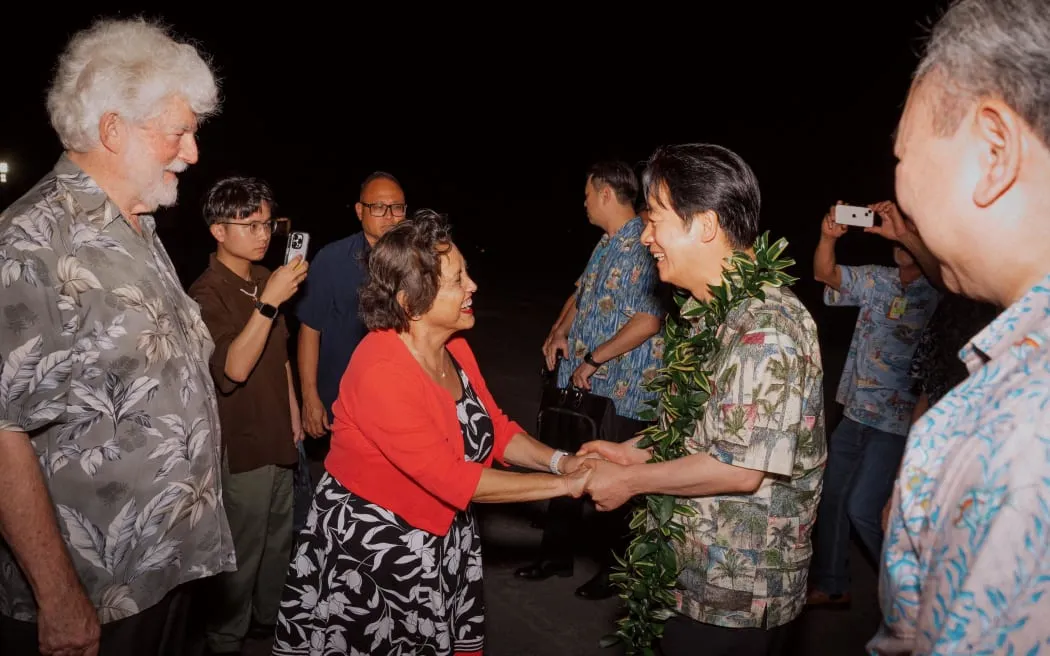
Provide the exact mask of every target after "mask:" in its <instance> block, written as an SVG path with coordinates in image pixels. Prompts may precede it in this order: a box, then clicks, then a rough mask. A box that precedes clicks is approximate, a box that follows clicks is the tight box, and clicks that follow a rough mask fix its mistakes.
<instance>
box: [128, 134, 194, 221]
mask: <svg viewBox="0 0 1050 656" xmlns="http://www.w3.org/2000/svg"><path fill="white" fill-rule="evenodd" d="M131 143H132V146H131V148H129V149H128V152H127V154H126V155H125V159H124V163H125V165H126V167H127V168H126V170H127V171H128V177H129V179H130V180H129V181H130V182H131V183H132V184H133V186H134V188H135V189H137V192H136V195H137V196H138V197H139V202H141V203H142V204H143V205H145V206H146V208H147V211H150V212H151V211H153V210H155V209H157V208H158V207H170V206H172V205H174V204H175V201H176V199H177V198H178V195H179V181H178V178H175V179H173V180H172V181H171V182H168V181H166V180H165V179H164V173H165V172H167V171H171V172H173V173H179V172H181V171H185V170H186V167H187V166H188V165H187V164H186V162H184V161H182V160H180V159H175V160H173V161H172V162H171V163H170V164H168V165H167V166H164V167H159V168H158V166H157V164H156V162H155V161H153V157H152V155H151V153H150V152H149V150H148V149H147V147H146V143H145V141H144V140H142V139H134V140H133V141H132V142H131Z"/></svg>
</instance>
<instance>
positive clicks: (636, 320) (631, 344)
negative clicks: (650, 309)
mask: <svg viewBox="0 0 1050 656" xmlns="http://www.w3.org/2000/svg"><path fill="white" fill-rule="evenodd" d="M658 332H660V319H658V318H657V317H654V316H653V315H651V314H646V313H645V312H635V314H634V316H632V317H631V318H630V319H629V320H628V321H627V323H625V324H624V325H623V328H620V330H618V331H616V334H615V335H613V336H612V339H610V340H609V341H607V342H605V343H603V344H600V345H598V346H597V347H595V348H593V349H592V350H591V355H592V356H593V357H594V359H595V360H596V361H598V362H607V361H609V360H612V359H613V358H618V357H620V356H621V355H623V354H624V353H628V352H630V351H633V350H634V349H636V348H638V347H639V346H641V345H642V344H644V343H645V340H647V339H649V338H650V337H652V336H653V335H655V334H656V333H658Z"/></svg>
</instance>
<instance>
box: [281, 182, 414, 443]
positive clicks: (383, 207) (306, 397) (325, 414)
mask: <svg viewBox="0 0 1050 656" xmlns="http://www.w3.org/2000/svg"><path fill="white" fill-rule="evenodd" d="M354 209H355V210H356V211H357V218H358V220H359V221H361V232H358V233H356V234H353V235H350V236H349V237H346V238H344V239H340V240H339V241H335V242H332V243H331V244H328V245H327V246H325V247H324V248H322V249H321V250H320V251H319V252H318V253H317V256H316V257H315V258H314V261H313V272H312V273H311V274H310V282H309V284H307V285H306V287H305V289H304V290H303V298H302V300H301V301H300V302H299V307H298V311H297V315H298V318H299V322H300V327H299V381H300V384H301V385H302V389H303V411H302V416H303V428H304V430H305V431H306V433H307V434H309V435H310V436H312V437H321V436H323V435H324V434H325V433H326V432H327V431H328V428H329V426H330V425H331V420H332V414H331V412H332V403H334V402H335V397H336V395H337V393H338V391H339V381H340V379H341V378H342V377H343V372H344V371H346V367H347V365H349V364H350V356H351V355H352V354H353V352H354V349H355V348H356V347H357V343H358V342H360V341H361V338H363V337H364V336H365V333H366V332H367V331H366V329H365V326H364V324H363V323H362V322H361V320H360V319H359V318H358V315H357V290H358V289H359V288H360V287H361V285H362V283H363V282H364V280H365V273H366V268H365V261H366V259H367V257H368V251H369V250H370V249H371V248H372V245H373V244H375V243H376V241H377V240H378V239H379V238H380V237H382V236H383V234H384V233H385V232H386V231H387V230H389V229H390V228H392V227H393V226H395V225H397V224H398V223H400V222H401V220H402V219H404V218H405V212H406V210H407V205H406V204H405V192H404V191H403V190H402V189H401V184H400V183H399V182H398V181H397V178H395V177H394V176H392V175H390V174H389V173H384V172H383V171H377V172H375V173H373V174H371V175H369V176H368V177H367V178H365V181H364V182H363V183H362V184H361V195H360V197H359V200H358V202H357V204H356V205H355V206H354Z"/></svg>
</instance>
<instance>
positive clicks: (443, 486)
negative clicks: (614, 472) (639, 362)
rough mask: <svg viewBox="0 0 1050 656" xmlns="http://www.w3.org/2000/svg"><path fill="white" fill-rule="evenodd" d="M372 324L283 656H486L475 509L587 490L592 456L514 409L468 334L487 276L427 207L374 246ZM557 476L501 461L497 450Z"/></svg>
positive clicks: (299, 571)
mask: <svg viewBox="0 0 1050 656" xmlns="http://www.w3.org/2000/svg"><path fill="white" fill-rule="evenodd" d="M368 270H369V281H368V282H367V283H366V285H365V286H364V287H363V288H362V289H361V292H360V297H361V312H362V317H363V319H364V321H365V324H366V325H367V326H368V328H369V330H370V332H369V334H368V335H367V336H366V337H365V338H364V339H363V340H362V341H361V343H360V344H359V345H358V347H357V349H356V351H355V352H354V355H353V358H352V359H351V360H350V365H349V367H348V368H347V370H346V373H345V374H344V375H343V379H342V382H341V384H340V390H339V396H338V398H337V399H336V402H335V405H334V407H333V413H334V415H335V422H334V424H333V426H332V445H331V451H330V453H329V455H328V458H327V459H326V460H325V469H326V473H325V475H324V477H323V478H322V479H321V481H320V483H319V484H318V486H317V491H316V493H315V495H314V500H313V504H312V506H311V508H310V513H309V516H308V518H307V524H306V528H305V529H304V530H303V532H302V533H301V534H300V543H299V546H298V548H297V550H296V551H295V553H294V554H293V556H292V563H291V566H290V568H289V572H288V579H287V582H286V584H285V590H284V598H283V600H282V602H281V613H280V616H279V618H278V624H277V635H276V640H275V643H274V650H273V653H274V654H280V655H285V654H295V655H299V654H303V655H306V654H318V655H320V654H325V656H327V655H329V654H353V655H357V654H362V655H364V654H417V655H420V656H422V655H424V654H427V655H434V656H439V655H440V656H446V655H450V654H455V655H460V654H477V655H479V656H480V654H481V653H482V651H483V647H484V638H485V606H484V600H483V597H482V581H481V541H480V538H479V536H478V528H477V523H476V522H475V519H474V515H473V513H472V510H471V507H470V503H471V502H472V501H475V502H478V503H501V502H515V501H536V500H541V499H550V498H553V497H559V496H564V495H569V496H573V497H580V496H581V495H582V494H583V488H584V484H585V483H586V480H587V477H588V475H589V470H588V469H587V468H586V467H580V466H579V465H580V462H581V459H579V458H577V457H576V456H572V455H569V454H567V453H565V452H560V451H554V450H553V449H551V448H550V447H547V446H545V445H543V444H541V443H539V442H537V441H536V440H535V439H533V438H532V437H531V436H529V435H528V434H527V433H525V431H524V430H523V429H522V428H521V426H519V425H517V424H516V423H514V422H512V421H511V420H510V419H508V418H507V417H506V415H504V414H503V413H502V412H501V411H500V409H499V407H498V406H497V405H496V401H495V400H494V399H493V398H492V395H491V394H490V393H489V390H488V388H487V387H486V386H485V380H484V378H482V376H481V371H480V370H479V369H478V363H477V361H476V360H475V359H474V354H473V353H472V352H471V350H470V347H469V346H467V342H466V341H465V340H464V339H463V338H462V337H458V336H456V335H457V333H459V332H461V331H463V330H467V329H469V328H471V327H472V326H473V325H474V314H473V311H472V309H471V300H472V296H473V294H474V292H475V291H476V290H477V285H475V284H474V281H473V280H471V279H470V276H469V275H467V270H466V263H465V262H464V260H463V255H462V254H461V253H460V252H459V249H457V248H456V246H455V244H453V243H452V240H451V237H450V235H449V232H448V227H447V225H446V224H445V222H444V219H443V218H442V217H441V216H440V215H438V214H436V213H434V212H432V211H429V210H420V211H418V212H416V213H415V214H414V215H413V216H412V217H411V218H410V219H408V220H406V221H402V222H401V223H400V224H399V225H397V226H396V227H394V228H392V229H391V230H390V231H388V232H387V233H386V234H385V235H384V236H383V237H382V238H381V239H380V240H379V241H378V242H377V243H376V244H375V246H374V248H373V249H372V252H371V254H370V255H369V262H368ZM494 459H495V460H499V461H500V462H502V463H504V464H512V465H518V466H522V467H526V468H529V469H534V470H539V471H542V472H550V473H515V472H509V471H502V470H498V469H493V468H491V465H492V461H493V460H494Z"/></svg>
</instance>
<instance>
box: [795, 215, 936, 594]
mask: <svg viewBox="0 0 1050 656" xmlns="http://www.w3.org/2000/svg"><path fill="white" fill-rule="evenodd" d="M842 205H843V204H842V202H841V201H840V202H839V203H838V205H837V206H835V207H832V208H831V210H830V211H829V212H828V214H827V215H826V216H825V217H824V221H823V224H822V226H821V237H820V243H819V244H818V245H817V250H816V253H815V255H814V257H813V275H814V277H815V278H816V279H817V280H818V281H820V282H822V283H824V284H825V285H826V288H825V293H824V302H825V303H826V304H827V305H833V306H852V307H859V308H860V314H859V315H858V317H857V325H856V328H855V329H854V331H853V339H852V341H851V343H850V348H849V355H848V356H847V358H846V365H845V368H844V369H843V372H842V378H841V380H840V382H839V389H838V395H837V396H836V399H835V400H836V401H837V402H839V403H841V404H842V405H843V418H842V421H841V422H840V423H839V425H838V427H837V428H836V429H835V432H834V433H833V434H832V435H831V439H829V440H828V464H827V472H826V474H825V478H824V493H823V497H822V498H821V502H820V507H819V509H818V511H817V538H816V544H815V549H814V558H813V572H812V580H811V589H810V593H809V597H808V603H809V604H811V605H823V604H839V603H848V602H849V599H850V597H849V573H848V572H849V570H848V554H849V540H850V525H851V524H852V526H853V528H854V529H855V530H856V531H857V534H858V535H859V536H860V538H861V542H862V543H863V544H864V547H865V548H866V549H867V550H868V551H869V552H870V554H871V556H872V557H873V558H876V559H877V558H878V557H879V554H880V553H881V549H882V536H883V532H882V521H881V513H882V509H883V506H884V505H885V503H886V500H887V499H888V498H889V496H890V494H891V492H892V490H893V481H894V480H895V479H896V476H897V468H898V467H899V466H900V460H901V455H902V454H903V452H904V445H905V439H906V437H907V435H908V428H909V425H910V423H911V414H912V409H913V408H914V406H915V402H916V395H915V394H914V392H913V385H914V380H913V379H912V377H911V376H910V366H911V360H912V355H913V354H914V352H915V348H916V346H917V345H918V342H919V337H920V336H921V334H922V332H923V329H924V328H925V326H926V323H927V322H928V321H929V319H930V317H931V315H932V314H933V311H934V310H935V309H936V307H937V302H938V299H939V293H938V291H937V289H936V288H935V287H934V286H933V285H931V284H930V282H929V280H927V278H926V277H925V276H924V275H923V268H922V267H920V264H919V260H917V259H916V256H914V255H913V254H912V251H911V250H909V248H908V247H909V245H910V244H909V241H908V240H909V238H910V236H911V235H912V234H913V233H912V231H910V230H908V229H907V227H906V226H905V224H904V219H903V217H902V216H901V214H900V211H899V210H898V209H897V207H896V205H895V204H894V203H893V202H892V201H884V202H881V203H875V204H873V205H871V206H870V209H871V210H872V211H874V213H876V214H878V215H879V216H880V217H881V218H882V223H881V225H874V224H873V222H870V220H869V222H868V223H867V224H866V227H865V228H864V231H865V232H869V233H873V234H878V235H880V236H882V237H885V238H886V239H889V240H890V241H892V242H893V260H894V263H895V264H896V266H895V267H887V266H876V265H864V266H844V265H840V264H838V263H837V262H836V260H835V246H836V244H837V242H838V240H839V238H840V237H842V236H843V235H844V234H846V232H847V231H848V230H849V225H847V224H844V223H842V222H839V221H836V218H839V219H840V220H845V221H849V220H850V218H849V216H850V215H848V214H847V217H846V218H845V219H843V218H842V215H843V213H842V212H838V211H837V209H838V208H840V207H841V206H842ZM870 215H871V212H869V213H868V216H869V217H870ZM854 225H856V224H854ZM915 250H916V251H917V252H919V257H924V256H925V255H927V254H928V251H926V249H924V248H919V247H917V246H916V247H915Z"/></svg>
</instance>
